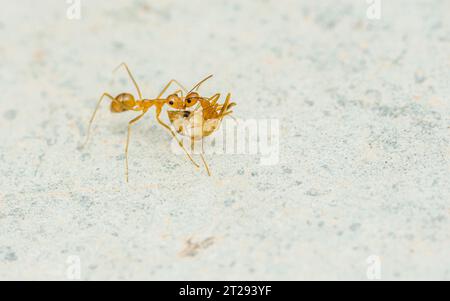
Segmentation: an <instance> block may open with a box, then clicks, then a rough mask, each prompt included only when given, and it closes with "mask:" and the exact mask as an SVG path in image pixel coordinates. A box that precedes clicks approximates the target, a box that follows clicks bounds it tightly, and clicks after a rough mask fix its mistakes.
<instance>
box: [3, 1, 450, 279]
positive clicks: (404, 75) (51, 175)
mask: <svg viewBox="0 0 450 301" xmlns="http://www.w3.org/2000/svg"><path fill="white" fill-rule="evenodd" d="M74 3H75V2H74ZM75 4H76V3H75ZM70 6H71V4H68V3H66V1H56V0H53V1H50V0H46V1H31V0H28V1H25V0H22V1H18V2H17V1H5V3H2V9H1V11H0V91H1V94H2V97H1V106H0V142H1V143H0V279H2V280H10V279H57V280H69V279H77V278H78V276H79V278H80V279H85V280H98V279H150V280H184V279H193V280H207V279H211V280H231V279H234V280H237V279H243V280H266V279H267V280H302V279H321V280H323V279H327V280H333V279H339V280H341V279H356V280H366V279H368V278H370V279H372V278H373V277H372V278H371V277H370V275H373V273H372V272H373V262H371V260H369V261H367V260H368V258H372V259H373V258H375V259H376V260H375V261H376V262H377V263H376V264H377V271H378V272H379V273H378V272H377V273H375V274H376V275H378V276H376V277H375V278H381V279H384V280H398V279H404V280H407V279H446V280H450V256H449V250H450V216H449V215H450V174H449V171H450V144H449V140H450V128H449V127H450V118H449V116H450V99H449V97H450V72H449V71H450V18H448V14H449V12H450V1H447V0H429V1H418V0H417V1H406V0H405V1H402V0H394V1H382V2H381V8H382V10H381V15H380V18H379V19H369V18H368V17H367V10H368V8H369V4H368V3H367V2H366V1H365V0H341V1H328V0H326V1H325V0H320V1H300V0H297V1H295V0H291V1H289V0H286V1H276V0H273V1H272V0H271V1H269V0H265V1H263V0H252V1H237V0H231V1H230V0H226V1H225V0H217V1H206V0H205V1H201V0H192V1H175V0H169V1H105V0H96V1H87V0H85V1H83V0H82V1H81V15H80V16H81V18H80V19H70V18H68V15H67V10H68V8H69V7H70ZM73 13H74V11H69V17H72V16H73ZM75 13H76V12H75ZM121 62H127V63H128V65H129V66H130V68H131V70H132V71H133V72H134V75H135V76H136V79H137V80H138V82H139V84H140V86H141V88H142V90H143V93H144V95H146V96H147V97H154V96H156V95H157V93H158V92H159V90H161V89H162V87H163V86H164V84H165V83H167V82H168V81H169V80H170V79H171V78H176V79H178V80H179V81H181V82H182V83H185V84H186V85H187V86H190V85H192V84H194V83H196V82H197V81H198V80H200V79H201V78H202V77H204V76H206V75H208V74H214V75H215V77H214V79H213V80H211V81H210V82H209V83H208V84H207V85H205V86H204V87H203V88H202V91H203V92H204V93H205V94H207V95H212V94H213V93H215V92H221V93H227V92H231V93H232V95H233V100H234V101H236V102H237V103H238V106H237V107H236V109H235V110H234V111H235V116H236V117H237V118H241V119H255V120H259V119H277V120H279V124H280V130H279V135H280V136H279V143H280V144H279V149H280V155H279V162H278V163H277V164H274V165H267V166H263V165H261V164H260V162H259V159H260V158H259V157H258V156H257V155H245V154H243V155H214V156H212V155H210V156H208V158H209V162H210V165H211V168H212V171H213V176H212V177H207V176H206V175H205V173H204V172H202V171H196V170H195V169H194V168H193V166H192V165H190V164H189V162H187V161H186V159H185V158H184V156H182V155H177V154H174V153H173V152H172V151H171V147H170V144H171V139H170V136H169V135H168V134H167V132H165V131H164V129H162V128H161V127H160V126H158V125H157V123H156V122H155V119H154V111H153V110H152V111H151V112H150V113H149V114H148V115H146V116H145V118H144V119H143V121H140V122H139V123H138V124H137V125H136V126H135V127H134V128H133V134H132V140H131V146H130V183H129V184H126V183H125V180H124V143H125V137H126V125H127V122H128V121H129V120H130V119H132V118H133V116H135V114H131V113H130V114H116V115H113V114H111V113H110V112H109V110H108V106H107V104H106V103H105V104H104V105H103V106H102V108H101V110H100V112H99V114H98V116H97V119H96V122H95V126H94V131H93V136H92V140H91V142H90V143H89V145H88V146H87V147H86V148H85V149H81V150H80V149H78V145H79V144H80V142H81V141H82V140H83V138H84V137H85V134H86V130H87V123H88V120H89V117H90V114H91V113H92V111H93V109H94V107H95V103H96V101H97V100H98V97H99V96H100V95H101V94H102V93H103V92H104V91H108V92H110V93H112V94H116V93H119V92H124V91H129V92H133V91H134V89H133V86H132V85H131V83H130V82H129V80H128V78H127V77H126V74H125V72H123V70H121V71H118V72H117V73H116V74H115V75H114V76H113V75H112V72H111V71H112V69H113V68H114V67H116V66H117V65H118V64H119V63H121ZM78 266H79V269H78V268H77V267H78ZM74 271H76V272H74ZM371 273H372V274H371ZM74 275H75V276H74ZM368 275H369V277H368Z"/></svg>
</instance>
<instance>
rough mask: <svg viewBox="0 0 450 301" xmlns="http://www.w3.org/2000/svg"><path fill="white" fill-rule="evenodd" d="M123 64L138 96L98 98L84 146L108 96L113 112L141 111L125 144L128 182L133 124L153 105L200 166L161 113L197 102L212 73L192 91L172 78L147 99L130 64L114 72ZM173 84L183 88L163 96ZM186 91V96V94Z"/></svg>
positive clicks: (129, 127) (165, 125)
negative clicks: (103, 101) (202, 86)
mask: <svg viewBox="0 0 450 301" xmlns="http://www.w3.org/2000/svg"><path fill="white" fill-rule="evenodd" d="M122 66H123V67H124V68H125V70H126V71H127V73H128V75H129V77H130V79H131V81H132V82H133V84H134V86H135V88H136V91H137V96H138V97H137V98H135V97H134V95H133V94H131V93H120V94H119V95H117V96H116V97H113V96H112V95H111V94H109V93H107V92H105V93H103V94H102V96H101V97H100V99H99V100H98V102H97V105H96V107H95V110H94V112H93V114H92V117H91V119H90V121H89V126H88V130H87V136H86V141H85V142H84V144H83V145H82V147H84V146H85V145H86V144H87V143H88V141H89V137H90V132H91V127H92V123H93V121H94V118H95V115H96V113H97V111H98V109H99V107H100V104H101V102H102V100H103V99H105V97H106V98H109V99H110V100H111V104H110V111H111V112H112V113H121V112H125V111H137V112H141V114H140V115H138V116H137V117H135V118H133V119H132V120H130V121H129V122H128V132H127V140H126V145H125V178H126V181H127V182H128V146H129V143H130V134H131V126H132V125H133V124H134V123H136V122H137V121H138V120H140V119H141V118H142V117H143V116H144V115H145V114H146V113H147V111H148V110H149V109H150V108H151V107H153V106H154V107H155V108H156V120H157V122H158V123H159V124H160V125H161V126H163V127H164V128H165V129H167V130H168V131H169V132H170V134H171V135H172V136H173V137H174V138H175V139H176V141H177V142H178V144H179V146H180V147H181V148H182V149H183V151H184V152H185V154H186V155H187V157H188V159H189V160H190V161H191V162H192V164H194V165H195V166H196V167H199V165H198V164H197V163H196V162H195V161H194V160H193V158H192V157H191V155H190V154H189V152H188V151H187V150H186V148H185V147H184V145H183V143H182V141H180V140H179V139H178V138H177V136H176V134H175V132H174V131H173V130H172V129H171V128H170V126H169V125H167V124H166V123H164V121H162V120H161V118H160V115H161V112H162V109H163V107H164V106H165V105H168V106H169V107H171V108H173V109H175V110H185V109H186V108H188V107H191V106H193V105H194V104H195V103H196V101H195V102H194V101H191V99H196V98H198V97H199V94H198V93H197V92H196V91H197V90H198V88H199V87H200V86H201V85H202V84H203V83H204V82H205V81H206V80H208V79H209V78H211V77H212V75H210V76H208V77H206V78H205V79H203V80H201V81H200V82H199V83H198V84H196V85H195V86H194V88H192V89H191V90H190V91H188V90H187V89H186V88H185V87H184V86H183V85H182V84H180V83H179V82H178V81H177V80H175V79H172V80H170V81H169V82H168V83H167V85H166V86H165V87H164V89H163V90H162V91H161V92H160V93H159V95H158V96H157V97H156V98H155V99H146V98H143V96H142V93H141V90H140V88H139V85H138V84H137V82H136V80H135V79H134V77H133V75H132V74H131V71H130V69H129V68H128V66H127V65H126V64H125V63H122V64H120V65H119V66H118V67H117V68H116V69H114V72H115V71H116V70H117V69H119V68H120V67H122ZM172 84H177V85H178V86H179V87H180V88H181V89H179V90H177V91H175V93H173V94H170V95H169V96H167V97H166V98H164V97H162V96H163V95H164V93H165V92H166V91H167V90H168V89H169V87H170V86H171V85H172ZM179 93H180V94H181V97H180V96H179V95H178V94H179ZM184 93H186V96H184ZM185 100H186V101H185ZM205 105H206V104H205Z"/></svg>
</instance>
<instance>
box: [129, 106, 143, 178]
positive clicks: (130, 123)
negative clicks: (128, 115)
mask: <svg viewBox="0 0 450 301" xmlns="http://www.w3.org/2000/svg"><path fill="white" fill-rule="evenodd" d="M145 113H147V110H144V111H143V112H142V114H141V115H139V116H138V117H136V118H134V119H132V120H131V121H130V122H128V134H127V143H126V145H125V179H126V181H127V183H128V145H129V144H130V134H131V125H132V124H133V123H135V122H137V121H138V120H139V119H141V118H142V116H144V115H145Z"/></svg>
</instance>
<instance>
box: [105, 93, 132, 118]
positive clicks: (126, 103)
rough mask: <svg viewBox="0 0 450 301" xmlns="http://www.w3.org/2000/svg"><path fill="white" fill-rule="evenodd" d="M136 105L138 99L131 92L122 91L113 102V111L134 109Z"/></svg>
mask: <svg viewBox="0 0 450 301" xmlns="http://www.w3.org/2000/svg"><path fill="white" fill-rule="evenodd" d="M135 106H136V100H135V99H134V96H133V95H132V94H130V93H121V94H119V95H117V96H116V98H114V100H113V101H112V102H111V107H110V109H111V112H113V113H120V112H123V111H128V110H132V109H133V108H134V107H135Z"/></svg>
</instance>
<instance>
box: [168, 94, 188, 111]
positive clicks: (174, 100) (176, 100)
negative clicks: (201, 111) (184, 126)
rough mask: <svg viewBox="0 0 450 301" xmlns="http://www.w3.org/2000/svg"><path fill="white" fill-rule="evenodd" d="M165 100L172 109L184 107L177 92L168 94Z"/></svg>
mask: <svg viewBox="0 0 450 301" xmlns="http://www.w3.org/2000/svg"><path fill="white" fill-rule="evenodd" d="M166 102H167V103H168V104H169V106H170V107H172V108H174V109H178V110H180V109H184V103H183V100H182V99H181V98H180V97H179V96H178V95H177V94H171V95H169V96H168V97H167V101H166Z"/></svg>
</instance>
